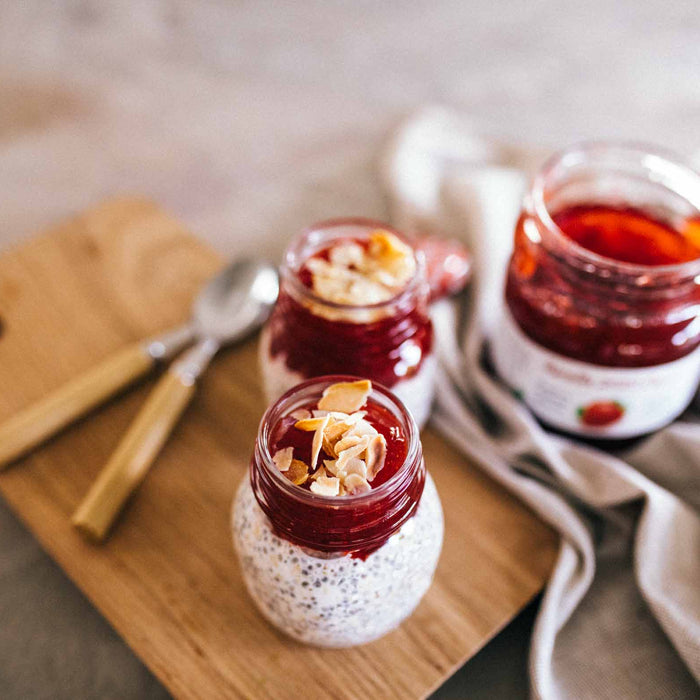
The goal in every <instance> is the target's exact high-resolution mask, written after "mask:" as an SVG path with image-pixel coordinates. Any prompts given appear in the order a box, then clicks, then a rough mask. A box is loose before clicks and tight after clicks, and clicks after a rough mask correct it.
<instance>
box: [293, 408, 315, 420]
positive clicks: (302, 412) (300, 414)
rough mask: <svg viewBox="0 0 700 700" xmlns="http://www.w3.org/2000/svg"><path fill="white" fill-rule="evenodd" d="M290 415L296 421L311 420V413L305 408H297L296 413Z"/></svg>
mask: <svg viewBox="0 0 700 700" xmlns="http://www.w3.org/2000/svg"><path fill="white" fill-rule="evenodd" d="M289 415H290V416H291V417H292V418H294V420H304V419H305V418H311V411H307V410H306V409H305V408H297V410H296V411H292V412H291V413H290V414H289Z"/></svg>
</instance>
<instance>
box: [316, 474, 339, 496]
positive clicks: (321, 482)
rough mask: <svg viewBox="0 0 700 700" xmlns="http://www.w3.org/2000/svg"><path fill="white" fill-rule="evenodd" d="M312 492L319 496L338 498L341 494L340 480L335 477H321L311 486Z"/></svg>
mask: <svg viewBox="0 0 700 700" xmlns="http://www.w3.org/2000/svg"><path fill="white" fill-rule="evenodd" d="M311 491H312V492H313V493H317V494H318V495H319V496H337V495H338V494H339V493H340V479H338V478H337V477H335V476H319V477H318V479H316V481H314V482H313V483H312V484H311Z"/></svg>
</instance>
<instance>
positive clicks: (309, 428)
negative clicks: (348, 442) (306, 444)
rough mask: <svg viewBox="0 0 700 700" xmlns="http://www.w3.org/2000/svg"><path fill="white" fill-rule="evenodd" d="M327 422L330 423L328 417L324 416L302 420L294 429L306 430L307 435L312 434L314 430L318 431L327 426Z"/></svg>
mask: <svg viewBox="0 0 700 700" xmlns="http://www.w3.org/2000/svg"><path fill="white" fill-rule="evenodd" d="M327 422H328V421H327V417H326V416H324V417H323V418H302V419H301V420H298V421H297V422H296V423H295V424H294V427H295V428H299V430H304V431H306V432H307V433H310V432H313V431H314V430H318V429H319V427H320V426H322V425H325V423H327Z"/></svg>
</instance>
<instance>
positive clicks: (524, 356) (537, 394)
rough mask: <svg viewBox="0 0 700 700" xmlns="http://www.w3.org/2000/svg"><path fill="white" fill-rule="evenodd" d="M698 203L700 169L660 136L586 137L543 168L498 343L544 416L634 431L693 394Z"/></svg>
mask: <svg viewBox="0 0 700 700" xmlns="http://www.w3.org/2000/svg"><path fill="white" fill-rule="evenodd" d="M699 210H700V175H699V174H698V173H696V172H695V171H694V170H693V169H692V168H690V167H688V166H687V165H684V164H683V163H681V162H680V161H678V160H677V159H675V158H673V157H672V156H669V155H667V154H665V153H660V152H658V151H655V150H653V149H649V148H640V147H634V146H626V145H616V144H603V143H592V144H585V145H583V146H578V147H575V148H572V149H570V150H567V151H565V152H563V153H561V154H559V155H557V156H556V157H554V158H553V159H551V160H550V161H549V162H548V163H547V164H546V165H545V166H544V167H543V169H542V170H541V171H540V172H539V174H538V175H537V176H536V177H535V179H534V181H533V184H532V187H531V189H530V191H529V193H528V194H527V195H526V198H525V203H524V207H523V211H522V214H521V217H520V220H519V221H518V224H517V227H516V231H515V249H514V252H513V256H512V258H511V261H510V265H509V268H508V273H507V281H506V290H505V301H506V309H505V315H504V318H503V319H502V322H501V323H500V324H498V328H497V331H496V333H495V334H494V336H493V337H492V339H491V356H492V359H493V362H494V365H495V368H496V371H497V372H498V374H499V375H500V376H501V377H502V378H503V379H504V380H505V381H506V383H508V384H509V385H510V386H511V387H512V389H513V390H514V391H515V392H516V393H517V394H518V395H519V396H521V397H522V398H523V400H524V401H525V403H526V404H527V405H528V406H529V408H530V409H531V410H532V411H533V413H534V414H535V415H536V416H537V417H538V418H539V419H540V420H542V421H543V422H544V423H545V424H547V425H549V426H551V427H554V428H556V429H559V430H562V431H565V432H567V433H573V434H577V435H581V436H585V437H587V438H594V439H616V440H619V439H627V438H633V437H638V436H640V435H644V434H646V433H649V432H651V431H654V430H657V429H658V428H661V427H662V426H664V425H666V424H667V423H669V422H670V421H672V420H673V419H674V418H676V417H677V416H678V415H679V414H680V413H681V412H682V411H683V410H684V409H685V408H686V406H687V405H688V404H689V402H690V401H691V400H692V397H693V395H694V393H695V391H696V389H697V385H698V378H699V376H700V354H699V353H700V350H699V349H698V346H699V345H700V287H699V282H700V236H698V232H699V231H700V228H698V226H699V222H700V219H699V218H698V217H699Z"/></svg>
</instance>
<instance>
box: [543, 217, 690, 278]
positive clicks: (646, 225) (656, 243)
mask: <svg viewBox="0 0 700 700" xmlns="http://www.w3.org/2000/svg"><path fill="white" fill-rule="evenodd" d="M552 219H553V220H554V223H555V224H556V225H557V226H558V227H559V228H560V229H561V231H563V233H564V235H566V236H568V237H569V238H571V240H573V241H575V242H576V243H578V244H579V245H580V246H582V247H583V248H586V249H587V250H590V251H592V252H594V253H597V254H598V255H602V256H603V257H606V258H611V259H613V260H619V261H620V262H628V263H633V264H636V265H676V264H678V263H683V262H688V261H689V260H695V259H696V258H698V257H700V247H698V245H700V241H696V242H693V241H692V240H691V239H690V237H689V236H688V235H686V231H685V229H687V228H688V227H689V226H688V224H689V223H690V225H691V226H692V220H691V222H686V223H685V224H684V226H683V229H684V230H683V231H679V230H676V229H675V228H673V227H672V226H671V225H669V224H667V223H666V222H664V221H661V220H660V219H656V218H652V217H651V216H650V215H649V214H647V213H646V212H644V211H642V210H641V209H635V208H633V207H611V206H605V205H600V204H596V205H578V206H574V207H569V208H567V209H564V210H562V211H559V212H558V213H556V214H554V215H553V216H552ZM695 225H696V226H697V222H696V224H695Z"/></svg>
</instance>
